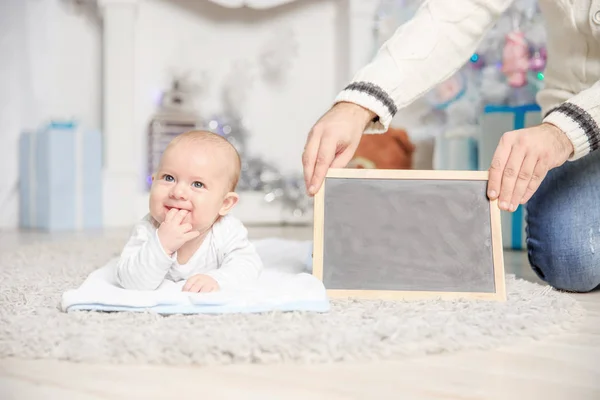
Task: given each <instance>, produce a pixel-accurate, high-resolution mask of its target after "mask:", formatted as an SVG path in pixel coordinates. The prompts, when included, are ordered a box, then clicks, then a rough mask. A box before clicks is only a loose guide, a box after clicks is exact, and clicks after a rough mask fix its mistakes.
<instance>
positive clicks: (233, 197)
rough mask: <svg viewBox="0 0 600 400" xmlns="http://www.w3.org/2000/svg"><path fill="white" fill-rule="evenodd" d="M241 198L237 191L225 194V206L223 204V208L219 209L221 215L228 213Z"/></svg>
mask: <svg viewBox="0 0 600 400" xmlns="http://www.w3.org/2000/svg"><path fill="white" fill-rule="evenodd" d="M239 199H240V196H239V195H238V194H237V193H235V192H229V193H227V194H226V195H225V198H224V199H223V206H221V209H220V210H219V215H221V216H224V215H226V214H227V213H228V212H229V211H231V209H232V208H233V207H234V206H235V205H236V204H237V202H238V201H239Z"/></svg>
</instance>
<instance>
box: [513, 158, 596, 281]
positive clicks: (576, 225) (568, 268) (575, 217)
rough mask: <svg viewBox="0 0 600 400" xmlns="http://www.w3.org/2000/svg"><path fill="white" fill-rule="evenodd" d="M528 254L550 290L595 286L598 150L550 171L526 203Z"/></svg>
mask: <svg viewBox="0 0 600 400" xmlns="http://www.w3.org/2000/svg"><path fill="white" fill-rule="evenodd" d="M525 206H526V211H527V213H526V215H527V216H526V223H527V227H526V232H527V254H528V258H529V262H530V264H531V267H532V268H533V270H534V271H535V273H536V274H537V275H538V276H539V277H540V279H542V280H544V281H546V282H547V283H548V284H549V285H551V286H553V287H555V288H557V289H561V290H565V291H570V292H589V291H591V290H593V289H597V288H598V287H599V285H600V151H595V152H593V153H591V154H588V155H587V156H585V157H582V158H580V159H579V160H577V161H573V162H570V161H567V162H566V163H565V164H563V165H562V166H560V167H558V168H555V169H552V170H551V171H550V172H549V173H548V175H546V178H545V179H544V180H543V181H542V183H541V185H540V187H539V189H538V190H537V191H536V193H535V194H534V195H533V197H532V198H531V199H530V200H529V202H527V204H526V205H525Z"/></svg>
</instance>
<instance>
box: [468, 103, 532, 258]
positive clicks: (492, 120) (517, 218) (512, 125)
mask: <svg viewBox="0 0 600 400" xmlns="http://www.w3.org/2000/svg"><path fill="white" fill-rule="evenodd" d="M541 122H542V118H541V113H540V107H539V106H538V105H537V104H527V105H522V106H515V107H511V106H495V105H488V106H486V107H485V108H484V112H483V115H482V116H481V121H480V128H481V130H480V136H479V144H478V147H479V169H480V170H482V171H483V170H488V169H489V168H490V164H491V162H492V157H493V156H494V152H495V151H496V147H497V146H498V142H499V141H500V138H501V137H502V135H503V134H504V133H505V132H510V131H514V130H517V129H523V128H526V127H530V126H535V125H539V124H540V123H541ZM500 215H501V223H502V242H503V244H504V247H505V248H510V249H515V250H523V249H525V248H526V247H527V245H526V234H525V209H524V207H523V206H519V207H518V208H517V209H516V211H514V212H512V213H511V212H507V211H501V213H500Z"/></svg>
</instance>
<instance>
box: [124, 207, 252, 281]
mask: <svg viewBox="0 0 600 400" xmlns="http://www.w3.org/2000/svg"><path fill="white" fill-rule="evenodd" d="M157 231H158V229H157V225H156V223H155V221H154V219H153V218H152V217H151V216H150V215H149V214H148V215H146V216H145V217H144V218H143V219H142V220H141V221H139V222H138V223H137V224H136V225H135V227H134V229H133V232H132V235H131V237H130V238H129V241H128V242H127V244H126V245H125V248H124V249H123V251H122V253H121V257H120V260H119V262H118V264H117V267H116V272H115V273H116V281H117V283H118V284H119V285H121V286H122V287H123V288H125V289H136V290H154V289H156V288H157V287H158V286H159V285H160V284H161V283H162V282H163V281H164V280H165V279H169V280H172V281H173V282H178V281H181V280H187V279H188V278H190V277H191V276H193V275H196V274H204V275H208V276H210V277H212V278H213V279H215V280H216V281H217V283H218V284H219V286H220V287H221V289H235V288H239V287H243V286H244V285H247V284H250V283H252V282H253V281H255V280H256V279H257V278H258V276H259V274H260V272H261V271H262V268H263V264H262V261H261V259H260V257H259V256H258V253H257V252H256V249H255V248H254V245H253V244H252V243H250V241H249V240H248V231H247V229H246V228H245V227H244V225H243V224H242V222H241V221H239V220H238V219H236V218H235V217H233V216H232V215H226V216H224V217H222V218H221V219H220V220H219V221H217V222H216V223H215V224H214V225H213V226H212V228H211V229H210V230H209V232H208V234H207V235H206V238H205V239H204V241H203V242H202V244H201V245H200V247H199V248H198V250H196V252H195V253H194V254H193V255H192V257H190V259H189V261H188V262H187V263H186V264H183V265H180V264H179V263H178V262H177V253H174V254H173V255H172V256H171V257H169V256H168V255H167V253H166V252H165V251H164V249H163V248H162V245H161V244H160V241H159V239H158V233H157Z"/></svg>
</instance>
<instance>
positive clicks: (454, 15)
mask: <svg viewBox="0 0 600 400" xmlns="http://www.w3.org/2000/svg"><path fill="white" fill-rule="evenodd" d="M512 2H513V1H512V0H428V1H426V2H425V3H424V4H423V5H422V6H421V8H420V9H419V11H418V12H417V14H416V15H415V17H414V18H413V19H412V20H411V21H409V22H408V23H406V24H404V25H402V26H401V27H399V28H398V30H397V31H396V32H395V34H394V35H393V36H392V37H391V38H390V39H389V40H387V42H386V43H385V44H384V45H383V46H382V47H381V49H380V50H379V52H378V53H377V55H376V57H375V58H374V60H373V61H372V62H371V63H369V64H368V65H366V66H365V67H364V68H362V69H361V70H360V71H358V73H356V75H355V76H354V78H353V79H352V82H351V83H350V84H349V85H348V86H347V87H346V88H345V89H344V90H343V91H342V92H341V93H340V94H339V95H338V96H337V97H336V99H335V100H336V102H339V101H348V102H352V103H356V104H359V105H361V106H363V107H365V108H368V109H369V110H371V111H373V112H374V113H375V114H376V115H377V117H376V118H375V119H374V120H373V121H372V123H371V124H369V126H368V127H367V130H366V133H381V132H384V131H385V130H387V128H388V126H389V124H390V122H391V120H392V118H393V117H394V114H395V113H396V112H397V110H398V109H399V108H402V107H405V106H407V105H409V104H410V103H412V102H413V101H414V100H416V99H417V98H418V97H419V96H421V95H423V94H425V93H426V92H428V91H429V90H430V89H432V88H433V87H435V86H436V85H437V84H438V83H441V82H443V81H444V80H446V79H448V78H449V77H450V76H452V75H453V74H454V73H455V72H456V71H458V69H460V67H461V66H462V65H463V64H464V63H465V62H466V61H467V60H468V59H469V58H470V57H471V55H472V54H473V53H474V52H475V51H476V49H477V46H478V44H479V43H480V41H481V39H483V37H484V36H485V34H486V33H487V32H488V30H489V29H490V28H491V27H492V26H493V25H494V23H495V22H496V21H497V19H498V18H499V17H500V16H501V14H502V13H503V12H504V11H505V10H506V9H507V8H508V7H509V6H510V5H511V3H512ZM539 5H540V8H541V11H542V15H543V17H544V20H545V26H546V31H547V52H548V60H547V64H546V70H545V71H544V75H545V79H544V81H545V87H544V88H543V89H542V90H541V91H540V92H539V93H538V95H537V101H538V103H539V105H540V107H541V108H542V113H543V115H544V116H545V117H544V121H545V122H548V123H551V124H554V125H556V126H558V127H559V128H560V129H561V130H562V131H564V132H565V133H566V135H567V136H568V137H569V139H570V140H571V142H572V143H573V146H574V148H575V152H574V154H573V156H572V157H571V158H570V160H576V159H578V158H581V157H583V156H585V155H586V154H589V153H590V152H591V151H594V150H597V149H598V147H599V145H600V128H599V125H600V81H599V79H600V0H539Z"/></svg>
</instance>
